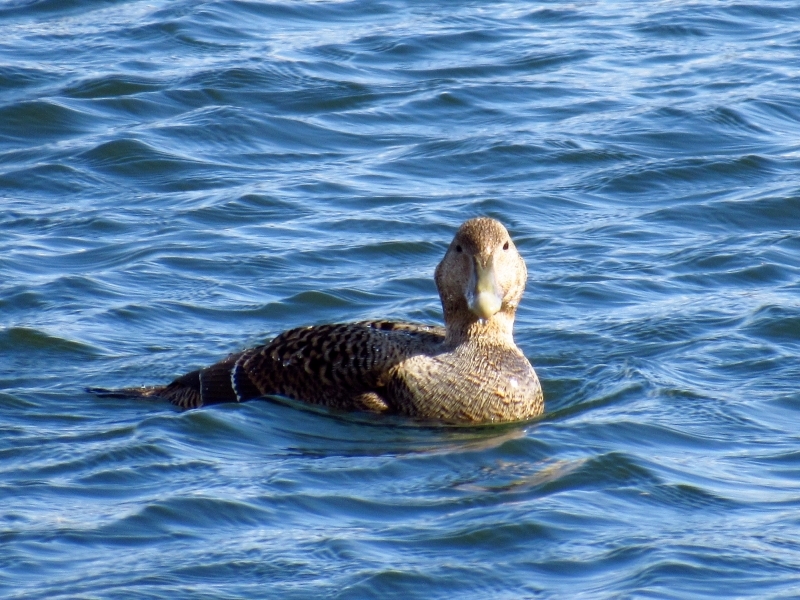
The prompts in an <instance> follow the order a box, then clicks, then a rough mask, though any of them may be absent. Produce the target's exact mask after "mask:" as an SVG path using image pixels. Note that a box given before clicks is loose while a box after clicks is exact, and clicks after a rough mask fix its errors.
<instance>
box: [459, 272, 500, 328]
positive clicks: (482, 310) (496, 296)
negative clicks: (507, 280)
mask: <svg viewBox="0 0 800 600" xmlns="http://www.w3.org/2000/svg"><path fill="white" fill-rule="evenodd" d="M470 283H471V285H470V286H469V293H468V294H467V304H468V305H469V309H470V310H471V311H472V312H473V313H474V314H475V315H477V317H478V318H479V319H483V320H484V321H485V320H488V319H490V318H491V317H493V316H494V315H495V314H496V313H497V312H498V311H499V310H500V307H501V306H502V305H503V296H502V294H501V293H500V288H499V286H498V285H497V278H496V277H495V273H494V264H493V261H489V263H488V264H487V265H482V264H481V263H480V261H477V260H476V261H475V263H474V267H473V272H472V277H471V281H470Z"/></svg>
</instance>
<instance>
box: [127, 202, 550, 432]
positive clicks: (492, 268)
mask: <svg viewBox="0 0 800 600" xmlns="http://www.w3.org/2000/svg"><path fill="white" fill-rule="evenodd" d="M526 278H527V270H526V268H525V263H524V261H523V260H522V257H521V256H520V255H519V254H518V253H517V250H516V248H515V247H514V245H513V242H511V240H510V238H509V236H508V232H507V231H506V229H505V228H504V227H503V225H501V224H500V223H499V222H497V221H495V220H493V219H488V218H477V219H472V220H470V221H467V222H466V223H464V224H463V225H462V226H461V227H460V228H459V230H458V232H457V233H456V235H455V237H454V239H453V241H452V243H451V244H450V247H449V248H448V251H447V253H446V254H445V257H444V258H443V259H442V262H441V263H440V264H439V266H438V267H437V268H436V284H437V287H438V289H439V295H440V297H441V300H442V307H443V309H444V318H445V325H446V327H444V328H443V327H435V326H427V325H417V324H414V323H402V322H390V321H365V322H360V323H350V324H338V325H318V326H312V327H301V328H298V329H292V330H290V331H286V332H284V333H282V334H280V335H279V336H277V337H276V338H275V339H273V340H272V341H271V342H269V343H268V344H265V345H263V346H258V347H256V348H251V349H249V350H245V351H243V352H240V353H236V354H231V355H230V356H228V357H227V358H225V359H224V360H222V361H220V362H218V363H216V364H214V365H212V366H210V367H207V368H205V369H200V370H198V371H192V372H191V373H188V374H186V375H183V376H182V377H179V378H178V379H176V380H175V381H173V382H172V383H170V384H169V385H167V386H163V387H153V388H137V389H131V390H121V392H123V393H125V394H129V395H136V396H158V397H163V398H165V399H168V400H170V401H171V402H173V403H174V404H176V405H178V406H180V407H182V408H198V407H200V406H205V405H208V404H217V403H220V402H242V401H245V400H250V399H253V398H258V397H261V396H268V395H279V396H285V397H288V398H293V399H296V400H302V401H305V402H309V403H312V404H318V405H323V406H327V407H330V408H335V409H341V410H368V411H374V412H387V413H394V414H401V415H407V416H409V417H414V418H419V419H426V420H439V421H445V422H456V423H483V422H502V421H516V420H521V419H527V418H531V417H534V416H538V415H540V414H541V413H542V412H543V411H544V400H543V397H542V388H541V385H540V384H539V380H538V378H537V377H536V373H535V372H534V370H533V368H532V367H531V365H530V363H529V362H528V360H527V359H526V358H525V356H524V355H523V354H522V353H521V352H520V351H519V349H518V348H517V347H516V345H515V344H514V340H513V336H512V329H513V324H514V314H515V312H516V308H517V305H518V304H519V301H520V299H521V297H522V293H523V291H524V289H525V280H526Z"/></svg>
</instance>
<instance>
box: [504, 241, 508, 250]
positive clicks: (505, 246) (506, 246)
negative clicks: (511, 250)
mask: <svg viewBox="0 0 800 600" xmlns="http://www.w3.org/2000/svg"><path fill="white" fill-rule="evenodd" d="M503 250H508V242H506V243H505V244H503Z"/></svg>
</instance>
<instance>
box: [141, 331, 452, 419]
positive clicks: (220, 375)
mask: <svg viewBox="0 0 800 600" xmlns="http://www.w3.org/2000/svg"><path fill="white" fill-rule="evenodd" d="M444 337H445V330H444V328H442V327H435V326H429V325H419V324H415V323H404V322H392V321H363V322H359V323H348V324H334V325H317V326H312V327H301V328H298V329H291V330H289V331H286V332H284V333H282V334H280V335H279V336H277V337H276V338H275V339H273V340H272V341H271V342H269V343H268V344H265V345H263V346H257V347H255V348H251V349H249V350H245V351H243V352H239V353H235V354H231V355H230V356H228V357H226V358H225V359H223V360H221V361H220V362H218V363H216V364H214V365H211V366H210V367H207V368H205V369H199V370H197V371H192V372H191V373H187V374H186V375H183V376H182V377H179V378H178V379H176V380H175V381H173V382H172V383H170V384H169V385H167V386H164V387H157V388H146V389H141V390H129V391H131V392H134V391H136V392H137V393H136V395H140V396H159V397H162V398H166V399H168V400H170V401H171V402H172V403H173V404H176V405H177V406H180V407H181V408H197V407H200V406H205V405H208V404H218V403H222V402H244V401H246V400H251V399H253V398H257V397H260V396H267V395H281V396H286V397H288V398H293V399H295V400H301V401H304V402H309V403H312V404H318V405H323V406H328V407H331V408H338V409H343V410H372V411H386V410H391V408H392V407H391V406H390V405H389V403H388V402H387V401H386V398H385V396H384V394H383V393H382V392H383V390H384V387H385V383H386V377H387V374H388V371H389V370H390V369H391V368H392V367H393V366H395V365H396V364H397V363H399V362H400V361H403V360H405V359H407V358H409V357H411V356H414V355H420V354H434V353H437V352H439V351H440V349H441V347H442V345H443V344H444Z"/></svg>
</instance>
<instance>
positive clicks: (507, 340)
mask: <svg viewBox="0 0 800 600" xmlns="http://www.w3.org/2000/svg"><path fill="white" fill-rule="evenodd" d="M445 326H446V328H447V334H446V335H447V337H446V343H447V344H448V345H450V346H459V345H461V344H465V343H470V344H484V345H499V346H514V314H513V313H510V314H508V313H506V312H499V313H497V314H495V315H494V316H493V317H491V318H490V319H479V318H478V317H476V316H474V315H473V314H472V313H471V312H470V313H466V314H464V316H463V317H460V318H459V317H456V318H453V319H446V320H445Z"/></svg>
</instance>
